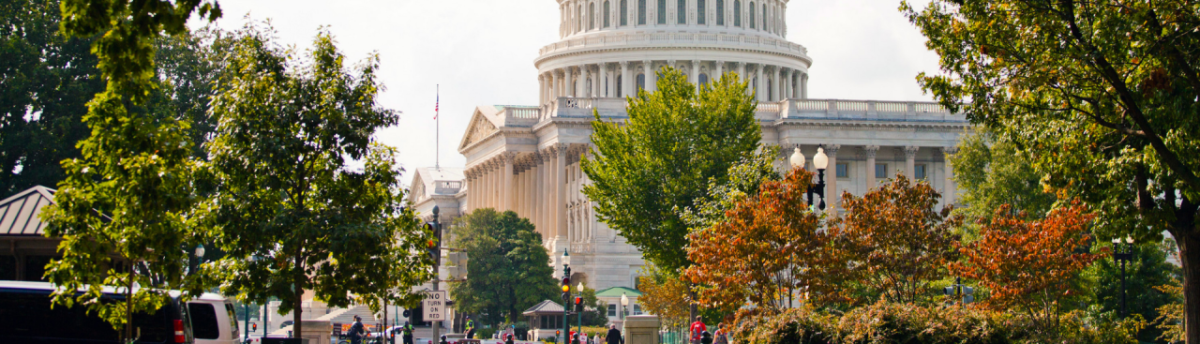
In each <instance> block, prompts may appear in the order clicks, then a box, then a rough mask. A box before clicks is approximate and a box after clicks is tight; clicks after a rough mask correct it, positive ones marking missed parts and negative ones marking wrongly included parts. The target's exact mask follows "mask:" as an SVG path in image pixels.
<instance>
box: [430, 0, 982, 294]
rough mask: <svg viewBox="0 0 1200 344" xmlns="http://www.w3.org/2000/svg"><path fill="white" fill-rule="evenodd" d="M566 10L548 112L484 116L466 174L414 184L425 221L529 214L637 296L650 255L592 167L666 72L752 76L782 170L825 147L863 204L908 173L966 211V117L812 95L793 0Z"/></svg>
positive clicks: (499, 110)
mask: <svg viewBox="0 0 1200 344" xmlns="http://www.w3.org/2000/svg"><path fill="white" fill-rule="evenodd" d="M557 3H558V5H559V8H560V10H561V11H560V20H561V25H560V37H561V40H560V41H558V42H555V43H553V44H550V45H547V46H545V47H543V48H542V49H541V50H540V53H539V56H538V57H537V58H536V59H535V60H534V61H533V62H534V67H536V70H537V74H535V75H531V77H536V78H538V80H539V84H540V88H539V95H540V97H539V98H540V101H539V103H538V104H536V105H530V106H499V105H497V106H479V107H477V108H476V109H475V111H474V113H473V114H472V118H471V120H470V122H469V125H468V128H467V130H466V132H465V133H464V134H463V137H462V140H461V141H460V144H459V146H458V151H459V153H461V154H463V155H464V156H465V157H466V160H467V164H466V166H465V168H459V169H450V168H422V169H418V171H417V175H416V176H415V177H414V181H413V184H412V191H413V192H412V193H411V195H410V197H411V200H412V201H413V202H414V204H415V205H416V207H417V210H418V211H419V212H421V213H422V214H425V216H429V214H431V209H432V208H433V206H434V205H437V206H439V207H440V209H441V213H442V216H443V218H442V220H443V221H450V220H452V219H453V217H455V216H458V215H459V214H464V213H467V212H470V211H472V210H474V209H479V208H495V209H497V210H500V211H505V210H512V211H515V212H517V213H518V214H519V215H520V216H522V217H525V218H528V219H530V220H531V221H532V222H533V223H534V224H535V226H536V227H537V230H538V231H539V232H540V233H541V234H542V237H543V239H544V245H545V247H546V248H547V249H549V250H550V252H551V254H550V255H551V258H552V259H553V260H554V262H553V264H554V266H555V267H556V268H558V269H559V270H560V271H561V264H559V262H558V260H559V259H561V257H562V255H563V253H564V252H569V253H570V255H571V263H572V264H571V267H572V272H573V276H572V279H573V281H584V282H585V283H587V285H588V286H589V287H591V288H595V289H597V290H601V289H605V288H611V287H631V288H636V287H637V285H636V283H637V282H636V277H637V276H638V273H639V270H640V268H641V267H642V266H643V265H644V261H643V259H642V256H641V253H640V252H639V251H638V249H637V248H635V247H633V246H631V245H629V244H628V243H626V242H625V240H624V238H622V237H621V236H620V235H619V234H618V232H617V231H616V230H615V229H613V228H609V227H608V226H606V225H605V224H604V223H602V222H600V221H598V220H597V217H596V215H595V213H594V212H593V205H592V203H591V201H589V200H588V199H587V197H585V196H584V195H583V193H582V192H581V190H582V188H583V187H584V185H587V184H588V183H589V181H588V178H587V176H586V175H584V173H583V172H582V170H581V169H580V165H579V162H580V160H581V158H582V157H583V156H585V155H587V154H591V153H590V152H589V147H590V146H591V142H590V135H591V121H593V120H595V119H594V117H593V116H592V112H593V110H595V111H597V112H598V113H599V115H600V117H601V118H602V120H612V121H620V120H623V119H626V118H627V114H626V113H625V102H626V101H625V98H624V97H628V96H632V95H634V94H635V92H636V90H638V89H646V90H647V91H650V92H653V91H654V84H655V80H654V79H655V76H654V73H653V71H654V70H658V69H660V68H662V67H664V66H673V67H675V68H678V69H680V70H682V71H684V73H685V74H687V76H688V78H689V80H690V81H692V82H693V83H694V84H696V87H698V88H699V87H701V86H702V85H704V84H706V83H708V82H709V81H710V80H713V79H714V78H718V77H720V76H721V75H729V76H731V77H738V78H741V79H742V80H744V81H746V82H747V83H748V89H747V92H754V94H755V95H756V97H757V100H758V101H759V104H758V108H757V111H756V119H757V120H758V121H759V124H760V125H761V126H762V132H763V135H762V136H763V139H762V143H763V144H764V145H770V146H776V147H779V148H781V149H780V151H781V153H780V156H779V161H780V163H779V166H780V168H781V169H783V168H786V164H787V163H786V161H787V158H788V156H789V155H791V154H792V152H793V149H796V148H798V149H800V151H801V152H802V153H803V154H804V155H806V157H807V158H808V159H807V160H808V161H812V157H813V155H814V154H815V153H816V150H817V149H818V147H821V148H823V149H824V151H825V153H826V154H827V155H828V156H829V171H828V172H827V178H826V180H827V188H828V189H827V190H826V192H827V194H828V195H836V194H840V193H841V192H842V191H848V192H851V193H854V194H859V195H861V194H862V193H864V192H866V191H867V190H868V189H870V188H872V187H875V186H877V185H878V184H879V183H881V182H883V181H885V180H886V179H887V178H889V177H892V176H894V175H895V174H896V173H904V174H906V175H907V176H909V177H914V178H918V179H924V180H927V181H929V182H930V183H931V184H932V185H933V186H934V188H936V189H937V190H938V191H941V192H943V194H944V197H943V202H954V199H955V198H954V194H955V190H956V187H955V185H954V183H953V181H952V180H951V178H950V177H951V176H952V175H953V170H952V169H951V167H950V165H948V164H946V161H947V156H948V155H949V154H953V153H954V146H955V145H956V144H957V143H958V141H959V137H960V135H962V134H963V133H964V132H965V130H966V129H968V128H969V124H968V122H967V121H966V118H965V117H964V116H963V115H961V114H956V113H950V112H948V111H947V110H946V109H945V108H943V107H942V106H940V105H938V104H936V103H929V102H904V101H872V100H836V99H809V98H808V97H807V94H808V92H807V90H808V70H809V67H810V66H811V65H812V59H811V58H809V57H808V55H807V50H806V49H805V48H804V47H803V46H801V45H799V44H796V43H792V42H788V41H787V40H786V39H785V37H786V34H787V27H788V23H787V21H786V20H785V19H784V17H785V16H784V13H785V12H786V10H787V5H788V1H787V0H765V1H762V0H759V1H743V0H557ZM731 72H732V73H733V74H727V73H731ZM810 168H811V166H810ZM835 199H836V198H831V199H830V201H829V203H830V204H829V205H830V209H833V210H834V211H836V209H837V206H838V205H837V203H836V201H835ZM560 273H561V272H560Z"/></svg>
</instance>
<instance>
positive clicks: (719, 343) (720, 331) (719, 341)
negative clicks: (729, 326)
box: [713, 323, 729, 344]
mask: <svg viewBox="0 0 1200 344" xmlns="http://www.w3.org/2000/svg"><path fill="white" fill-rule="evenodd" d="M713 337H715V338H713V344H729V337H728V336H727V335H726V333H725V323H720V324H717V332H716V333H714V334H713Z"/></svg>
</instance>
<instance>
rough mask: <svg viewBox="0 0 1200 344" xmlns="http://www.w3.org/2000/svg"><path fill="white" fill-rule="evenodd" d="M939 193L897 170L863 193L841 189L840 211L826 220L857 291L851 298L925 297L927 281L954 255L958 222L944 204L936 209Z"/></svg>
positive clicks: (899, 299)
mask: <svg viewBox="0 0 1200 344" xmlns="http://www.w3.org/2000/svg"><path fill="white" fill-rule="evenodd" d="M939 198H941V195H940V194H938V192H937V191H936V190H934V189H933V187H931V186H929V183H927V182H924V181H921V182H917V183H915V184H914V183H913V181H912V180H910V179H908V178H907V177H905V176H904V175H902V174H897V175H896V178H895V179H893V180H891V181H890V182H888V183H886V184H884V185H882V186H880V187H879V188H876V189H873V190H871V191H868V192H867V193H866V194H864V195H863V196H862V197H857V196H854V195H851V194H850V193H849V192H846V193H843V194H842V205H843V207H844V208H845V210H844V214H843V215H842V216H841V217H840V218H837V219H834V220H833V221H832V223H831V225H830V228H829V234H830V235H829V236H830V240H832V242H831V243H830V247H831V248H832V249H833V250H834V251H835V252H836V253H837V256H838V257H837V259H839V260H843V261H845V262H846V263H845V264H846V266H847V271H846V276H845V277H846V278H848V279H851V280H852V281H856V283H853V287H857V288H858V289H859V290H860V291H861V293H860V294H859V297H858V299H857V300H853V301H857V302H873V301H875V300H877V299H878V298H880V297H882V298H884V299H887V300H888V301H891V302H900V303H907V302H918V301H924V300H929V298H930V297H931V296H932V295H933V294H934V293H932V292H930V289H929V285H930V282H931V281H935V280H940V279H942V278H944V277H946V276H947V271H946V267H947V264H949V263H950V262H952V261H954V260H955V259H957V256H958V252H957V250H956V247H955V244H956V243H957V242H958V240H959V236H958V235H957V234H955V233H954V232H953V229H954V228H956V227H958V226H959V225H960V224H961V222H962V221H961V220H960V219H959V218H958V217H948V214H949V213H950V209H951V207H949V206H947V207H945V208H943V209H942V210H941V211H937V210H936V209H935V207H937V204H938V199H939Z"/></svg>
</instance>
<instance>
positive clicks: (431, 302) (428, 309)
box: [421, 290, 446, 321]
mask: <svg viewBox="0 0 1200 344" xmlns="http://www.w3.org/2000/svg"><path fill="white" fill-rule="evenodd" d="M421 308H422V309H423V310H422V313H421V315H422V316H424V317H425V321H441V320H445V319H446V318H445V317H446V291H445V290H438V291H426V292H425V300H424V301H421Z"/></svg>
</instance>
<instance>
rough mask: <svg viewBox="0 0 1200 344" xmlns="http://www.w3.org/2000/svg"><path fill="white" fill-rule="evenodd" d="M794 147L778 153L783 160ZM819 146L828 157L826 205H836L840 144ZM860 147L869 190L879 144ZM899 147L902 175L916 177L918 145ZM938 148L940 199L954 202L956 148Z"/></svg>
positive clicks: (947, 202)
mask: <svg viewBox="0 0 1200 344" xmlns="http://www.w3.org/2000/svg"><path fill="white" fill-rule="evenodd" d="M796 147H798V145H791V146H789V147H787V149H781V150H780V155H781V156H782V157H783V159H784V161H785V162H786V161H787V159H788V158H789V157H790V155H791V154H792V149H793V148H796ZM821 147H822V148H824V149H825V155H826V156H828V157H829V165H828V167H827V169H826V171H825V196H826V205H828V206H830V207H836V205H837V204H838V202H839V201H840V200H841V197H840V196H839V195H840V194H839V192H838V186H837V183H838V179H837V164H838V161H837V159H838V151H839V150H841V148H842V145H840V144H826V145H821ZM862 149H863V152H865V153H866V158H867V169H868V170H867V171H866V172H867V173H866V174H867V185H866V186H867V189H868V190H869V189H872V188H875V186H876V178H875V165H876V162H875V155H876V153H878V152H879V146H876V145H868V146H862ZM901 149H902V150H903V151H904V176H905V177H908V178H909V179H916V165H917V164H916V161H917V152H918V151H919V150H920V147H918V146H905V147H901ZM938 150H939V151H941V153H942V154H943V155H944V156H945V161H946V163H945V168H946V173H945V175H944V176H943V178H942V180H941V182H942V187H943V189H942V190H943V192H942V200H944V201H945V204H954V201H955V198H954V196H955V192H953V191H954V190H956V189H955V186H954V179H953V177H954V167H953V165H952V164H950V163H949V162H950V158H951V156H953V155H954V154H955V153H957V152H958V148H957V147H953V146H950V147H939V148H938ZM806 158H807V159H808V160H807V161H808V163H809V164H811V163H812V159H811V158H812V157H810V156H808V157H806ZM929 172H930V171H929V170H926V172H925V173H926V176H927V177H928V175H929Z"/></svg>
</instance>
